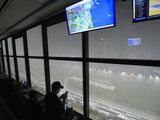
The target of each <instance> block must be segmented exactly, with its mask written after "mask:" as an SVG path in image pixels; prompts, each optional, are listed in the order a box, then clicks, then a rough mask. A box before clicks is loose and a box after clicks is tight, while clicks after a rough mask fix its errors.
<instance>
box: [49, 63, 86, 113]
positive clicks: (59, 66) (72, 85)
mask: <svg viewBox="0 0 160 120" xmlns="http://www.w3.org/2000/svg"><path fill="white" fill-rule="evenodd" d="M50 75H51V83H53V82H54V81H60V82H61V83H62V85H63V86H64V88H63V90H62V92H65V91H68V92H69V93H68V107H73V109H74V110H76V111H77V112H79V113H82V114H83V107H82V104H83V97H82V96H83V81H82V64H81V63H79V62H69V61H53V60H50Z"/></svg>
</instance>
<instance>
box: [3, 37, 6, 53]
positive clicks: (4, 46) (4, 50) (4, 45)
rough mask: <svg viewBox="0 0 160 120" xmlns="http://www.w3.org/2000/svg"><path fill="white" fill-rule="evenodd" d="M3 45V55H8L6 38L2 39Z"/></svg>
mask: <svg viewBox="0 0 160 120" xmlns="http://www.w3.org/2000/svg"><path fill="white" fill-rule="evenodd" d="M2 46H3V55H6V44H5V40H3V41H2Z"/></svg>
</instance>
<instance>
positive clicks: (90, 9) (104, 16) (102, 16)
mask: <svg viewBox="0 0 160 120" xmlns="http://www.w3.org/2000/svg"><path fill="white" fill-rule="evenodd" d="M66 15H67V23H68V28H69V33H70V34H74V33H79V32H84V31H89V30H95V29H100V28H105V27H112V26H114V25H115V10H114V0H83V1H81V2H78V3H76V4H74V5H71V6H69V7H67V8H66Z"/></svg>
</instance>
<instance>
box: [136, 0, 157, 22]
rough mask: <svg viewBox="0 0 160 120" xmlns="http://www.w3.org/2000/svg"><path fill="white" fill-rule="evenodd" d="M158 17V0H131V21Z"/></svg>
mask: <svg viewBox="0 0 160 120" xmlns="http://www.w3.org/2000/svg"><path fill="white" fill-rule="evenodd" d="M156 18H160V0H133V21H134V22H138V21H143V20H149V19H156Z"/></svg>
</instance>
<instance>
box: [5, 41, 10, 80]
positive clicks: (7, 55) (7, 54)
mask: <svg viewBox="0 0 160 120" xmlns="http://www.w3.org/2000/svg"><path fill="white" fill-rule="evenodd" d="M5 45H6V59H7V67H8V75H9V77H11V69H10V68H11V67H10V59H9V48H8V39H5Z"/></svg>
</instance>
